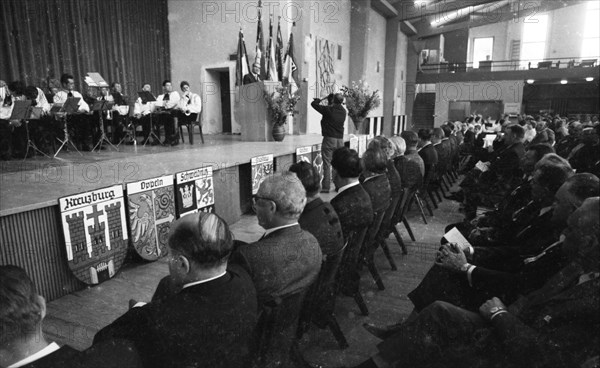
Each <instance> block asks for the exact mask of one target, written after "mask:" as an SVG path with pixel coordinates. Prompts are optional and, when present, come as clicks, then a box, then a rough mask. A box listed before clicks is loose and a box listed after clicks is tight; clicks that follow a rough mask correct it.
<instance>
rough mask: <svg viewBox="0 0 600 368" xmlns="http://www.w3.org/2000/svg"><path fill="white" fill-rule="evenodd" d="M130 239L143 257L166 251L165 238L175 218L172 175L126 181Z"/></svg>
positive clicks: (159, 256)
mask: <svg viewBox="0 0 600 368" xmlns="http://www.w3.org/2000/svg"><path fill="white" fill-rule="evenodd" d="M127 202H128V207H129V226H130V229H131V243H132V245H133V248H134V249H135V251H136V252H137V253H138V254H139V255H140V256H141V257H142V258H143V259H145V260H147V261H155V260H157V259H159V258H161V257H163V256H165V255H166V254H167V252H168V250H167V239H168V235H169V229H170V227H171V222H173V220H175V196H174V194H173V175H168V176H162V177H158V178H153V179H146V180H142V181H138V182H135V183H128V184H127Z"/></svg>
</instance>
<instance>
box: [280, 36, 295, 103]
mask: <svg viewBox="0 0 600 368" xmlns="http://www.w3.org/2000/svg"><path fill="white" fill-rule="evenodd" d="M297 69H298V67H297V66H296V62H295V61H294V34H293V33H290V39H289V41H288V46H287V51H286V53H285V59H284V63H283V84H289V85H290V92H291V93H292V94H294V93H295V92H296V91H297V90H298V85H297V84H296V80H295V79H294V72H295V71H296V70H297Z"/></svg>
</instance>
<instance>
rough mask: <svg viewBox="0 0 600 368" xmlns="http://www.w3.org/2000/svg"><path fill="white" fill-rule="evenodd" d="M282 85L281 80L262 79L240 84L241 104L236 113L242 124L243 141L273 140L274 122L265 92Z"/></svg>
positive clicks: (270, 91) (238, 105) (271, 91)
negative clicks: (268, 108) (264, 95)
mask: <svg viewBox="0 0 600 368" xmlns="http://www.w3.org/2000/svg"><path fill="white" fill-rule="evenodd" d="M280 85H281V83H280V82H270V81H260V82H256V83H250V84H245V85H242V86H240V95H239V104H237V106H236V111H235V113H236V119H237V121H239V122H240V125H241V133H242V141H245V142H270V141H273V136H272V134H271V130H272V129H273V123H272V122H271V118H270V116H269V111H268V110H267V102H266V101H265V99H264V97H263V93H264V91H267V92H268V93H273V92H274V91H275V88H276V87H278V86H280Z"/></svg>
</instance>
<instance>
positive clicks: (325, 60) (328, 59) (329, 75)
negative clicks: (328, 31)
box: [315, 37, 340, 98]
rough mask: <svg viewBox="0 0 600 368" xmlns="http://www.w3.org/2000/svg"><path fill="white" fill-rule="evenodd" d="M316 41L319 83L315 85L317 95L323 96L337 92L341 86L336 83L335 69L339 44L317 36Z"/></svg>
mask: <svg viewBox="0 0 600 368" xmlns="http://www.w3.org/2000/svg"><path fill="white" fill-rule="evenodd" d="M315 42H316V47H315V51H316V57H317V64H316V65H317V68H316V69H317V79H316V81H317V83H316V86H315V89H316V91H315V96H316V97H320V98H322V97H325V96H327V95H329V94H330V93H335V92H337V90H338V89H339V87H340V86H338V85H336V80H335V71H334V70H335V61H336V60H337V53H338V46H337V44H336V43H334V42H331V41H328V40H326V39H324V38H320V37H317V39H316V41H315Z"/></svg>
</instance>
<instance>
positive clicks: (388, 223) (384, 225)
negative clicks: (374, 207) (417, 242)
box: [376, 191, 406, 271]
mask: <svg viewBox="0 0 600 368" xmlns="http://www.w3.org/2000/svg"><path fill="white" fill-rule="evenodd" d="M403 194H404V191H400V192H399V193H398V194H395V195H392V202H391V203H390V205H389V207H388V208H387V210H385V215H383V221H381V226H380V228H379V233H378V234H377V240H376V241H377V244H378V245H379V247H381V249H383V253H384V254H385V257H386V258H387V260H388V262H389V263H390V267H391V268H392V271H396V270H398V266H396V262H395V261H394V258H393V257H392V254H391V252H390V248H388V246H387V244H386V242H385V239H387V238H388V237H389V236H390V234H391V233H392V219H393V217H394V214H395V212H396V211H397V208H398V204H399V203H400V201H401V200H402V196H403ZM401 246H402V247H404V246H403V245H401ZM403 249H404V250H405V248H403ZM404 254H406V253H404Z"/></svg>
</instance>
